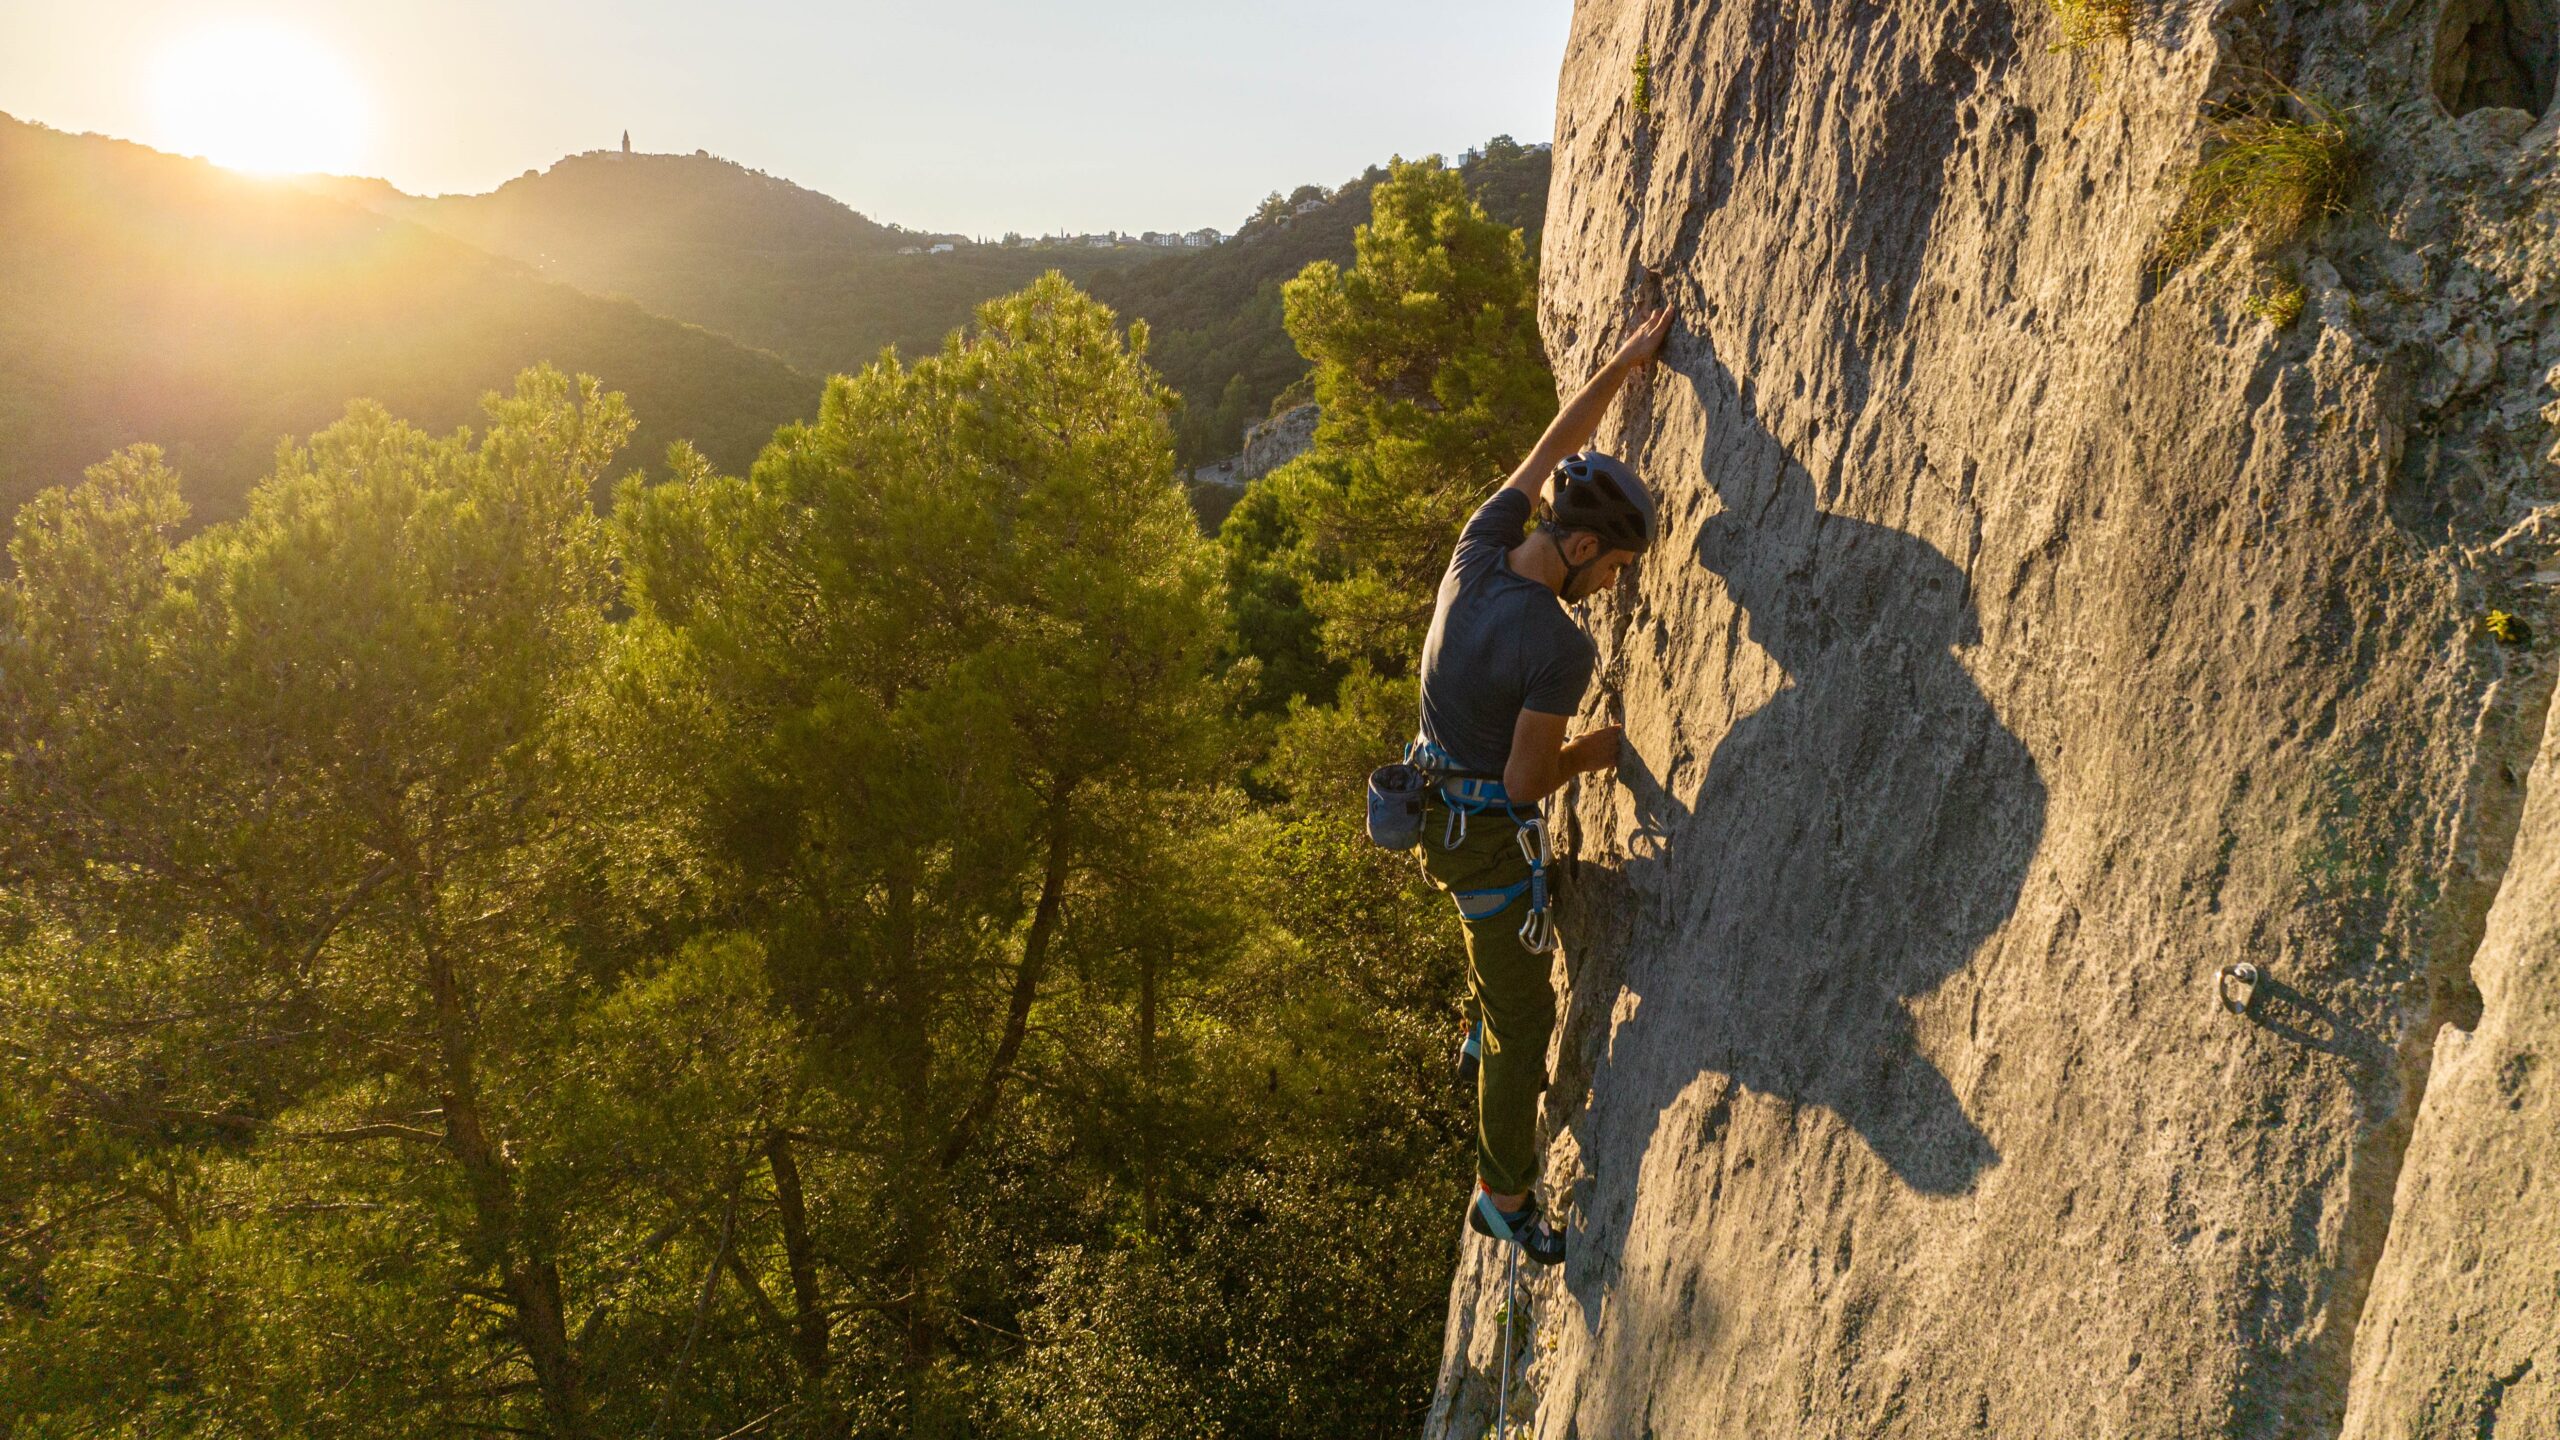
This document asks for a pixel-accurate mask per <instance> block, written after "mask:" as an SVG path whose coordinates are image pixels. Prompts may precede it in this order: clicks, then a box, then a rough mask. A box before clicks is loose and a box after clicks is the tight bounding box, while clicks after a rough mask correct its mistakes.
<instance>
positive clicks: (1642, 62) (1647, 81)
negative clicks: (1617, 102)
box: [1627, 45, 1653, 124]
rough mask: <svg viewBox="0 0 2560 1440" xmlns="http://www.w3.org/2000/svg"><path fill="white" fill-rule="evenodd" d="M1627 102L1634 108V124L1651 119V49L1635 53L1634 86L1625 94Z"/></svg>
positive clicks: (1650, 47)
mask: <svg viewBox="0 0 2560 1440" xmlns="http://www.w3.org/2000/svg"><path fill="white" fill-rule="evenodd" d="M1627 102H1628V103H1629V104H1630V105H1632V106H1634V107H1635V112H1636V122H1637V123H1638V124H1642V123H1643V122H1645V121H1647V120H1650V119H1652V118H1653V47H1652V46H1650V45H1648V46H1645V47H1644V48H1642V49H1640V50H1638V51H1636V65H1635V84H1634V86H1633V87H1632V88H1631V89H1630V90H1629V91H1628V93H1627Z"/></svg>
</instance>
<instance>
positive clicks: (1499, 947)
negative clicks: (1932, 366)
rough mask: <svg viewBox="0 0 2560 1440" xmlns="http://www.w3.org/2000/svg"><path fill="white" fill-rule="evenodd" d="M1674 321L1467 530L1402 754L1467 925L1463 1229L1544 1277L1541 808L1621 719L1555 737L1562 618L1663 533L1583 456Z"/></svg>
mask: <svg viewBox="0 0 2560 1440" xmlns="http://www.w3.org/2000/svg"><path fill="white" fill-rule="evenodd" d="M1671 321H1672V314H1671V310H1670V307H1668V306H1665V307H1663V308H1662V309H1659V310H1657V311H1655V312H1654V313H1653V314H1651V315H1649V316H1647V317H1645V318H1644V319H1643V320H1642V321H1641V322H1640V323H1639V324H1638V325H1637V326H1636V328H1635V332H1634V333H1633V334H1632V335H1630V336H1629V337H1628V338H1627V340H1626V342H1625V343H1624V344H1622V345H1620V346H1619V347H1618V350H1617V353H1616V354H1615V355H1613V356H1611V357H1610V359H1609V363H1608V364H1607V365H1605V366H1603V367H1602V368H1601V370H1600V373H1599V374H1597V375H1594V376H1592V377H1591V379H1590V380H1589V381H1588V382H1586V383H1585V384H1584V385H1583V386H1582V388H1581V389H1580V390H1579V391H1577V392H1575V394H1574V396H1573V398H1572V399H1571V400H1569V401H1567V402H1565V406H1564V408H1563V409H1562V410H1560V411H1558V412H1557V414H1556V418H1555V420H1554V422H1553V423H1551V424H1549V425H1548V426H1547V430H1546V434H1544V435H1543V436H1541V437H1539V440H1538V444H1537V447H1536V448H1535V449H1533V450H1531V451H1530V452H1529V455H1528V458H1527V459H1525V460H1522V461H1521V462H1520V468H1518V469H1517V470H1514V471H1512V472H1511V478H1510V479H1509V480H1508V481H1506V482H1505V483H1504V484H1503V486H1502V488H1501V489H1500V490H1499V491H1497V492H1495V494H1494V495H1493V498H1491V499H1489V500H1487V501H1485V503H1484V504H1483V506H1482V507H1480V508H1479V509H1478V510H1477V511H1476V513H1475V515H1474V516H1473V518H1471V519H1469V520H1468V521H1467V524H1466V529H1465V530H1464V531H1463V532H1461V533H1460V535H1459V536H1458V548H1457V551H1456V553H1454V554H1453V555H1451V556H1450V557H1449V569H1448V572H1447V573H1446V574H1445V575H1443V576H1442V577H1441V580H1440V594H1439V599H1438V601H1437V603H1436V604H1435V605H1434V607H1433V609H1432V613H1431V631H1430V634H1429V636H1428V637H1427V638H1425V639H1424V641H1423V645H1422V735H1421V738H1420V739H1419V740H1417V741H1415V742H1414V746H1413V749H1412V750H1411V751H1410V752H1408V754H1409V758H1410V759H1411V761H1412V763H1413V764H1415V765H1417V766H1419V767H1420V768H1421V769H1422V770H1423V771H1424V772H1425V774H1426V775H1428V776H1429V777H1430V779H1431V780H1432V781H1433V782H1435V788H1433V789H1432V790H1431V791H1430V792H1428V794H1427V796H1426V801H1425V805H1426V809H1425V820H1424V828H1423V837H1424V838H1423V842H1422V866H1423V870H1424V873H1426V874H1427V875H1429V876H1430V877H1431V881H1432V883H1433V884H1434V885H1436V886H1437V887H1438V888H1440V889H1442V890H1445V891H1447V892H1449V894H1450V896H1451V897H1452V898H1453V899H1455V900H1456V902H1457V905H1458V914H1459V916H1460V917H1461V918H1462V919H1463V921H1464V922H1465V926H1466V935H1467V1002H1466V1008H1467V1017H1468V1021H1469V1029H1468V1035H1467V1040H1466V1044H1465V1046H1464V1047H1463V1048H1462V1050H1461V1053H1460V1058H1459V1074H1460V1076H1461V1079H1462V1082H1463V1081H1464V1080H1465V1079H1466V1078H1467V1077H1469V1076H1472V1078H1473V1080H1474V1084H1475V1091H1476V1191H1475V1196H1474V1199H1473V1201H1472V1203H1471V1204H1470V1206H1469V1208H1468V1211H1467V1223H1468V1225H1469V1226H1471V1227H1472V1228H1473V1229H1475V1230H1476V1231H1477V1232H1478V1233H1479V1234H1484V1235H1490V1236H1492V1237H1493V1238H1495V1239H1497V1240H1501V1241H1506V1242H1509V1243H1512V1244H1517V1245H1519V1246H1520V1247H1521V1250H1522V1251H1523V1253H1525V1254H1527V1255H1528V1256H1529V1257H1530V1258H1531V1259H1532V1260H1535V1261H1537V1262H1538V1263H1540V1264H1543V1265H1554V1264H1557V1263H1559V1262H1561V1261H1562V1260H1563V1259H1564V1251H1565V1236H1564V1229H1563V1227H1562V1226H1560V1225H1558V1224H1556V1223H1555V1222H1553V1221H1552V1220H1550V1219H1549V1218H1547V1217H1546V1216H1543V1215H1541V1214H1540V1213H1539V1209H1538V1202H1537V1197H1536V1196H1535V1195H1534V1194H1532V1193H1531V1184H1532V1182H1533V1181H1534V1180H1535V1178H1536V1176H1537V1140H1536V1126H1537V1110H1538V1095H1539V1093H1540V1092H1541V1091H1543V1090H1545V1089H1546V1087H1547V1073H1546V1067H1547V1041H1548V1037H1549V1033H1550V1032H1551V1031H1552V1030H1553V1029H1554V1027H1555V1016H1556V1000H1555V988H1554V986H1553V985H1552V984H1551V983H1549V980H1548V963H1547V956H1546V951H1547V950H1548V949H1549V948H1550V946H1551V945H1552V932H1551V931H1549V930H1547V929H1546V928H1545V927H1546V915H1545V879H1544V864H1543V854H1542V847H1543V841H1544V837H1543V834H1542V833H1541V832H1540V830H1539V829H1538V820H1537V814H1538V812H1537V806H1538V803H1539V802H1540V801H1542V800H1544V799H1545V798H1546V797H1547V796H1548V795H1550V794H1552V793H1553V792H1554V791H1555V790H1556V789H1557V788H1558V787H1560V786H1562V785H1563V784H1564V782H1565V781H1566V780H1567V779H1569V778H1571V777H1572V776H1574V775H1577V774H1581V773H1584V772H1587V771H1605V770H1614V769H1615V768H1616V766H1617V763H1618V745H1619V727H1617V726H1616V725H1604V726H1602V727H1600V728H1598V729H1596V730H1591V731H1587V732H1585V733H1584V734H1582V735H1580V736H1577V737H1574V738H1572V739H1567V738H1566V737H1565V726H1566V725H1567V723H1569V722H1570V721H1571V719H1572V717H1573V714H1574V712H1575V711H1576V710H1578V709H1580V708H1581V705H1582V693H1583V691H1584V690H1585V689H1586V688H1587V687H1588V686H1589V685H1590V683H1591V670H1592V664H1593V662H1594V660H1595V659H1596V657H1597V654H1598V651H1597V649H1596V648H1595V647H1594V646H1593V644H1592V642H1591V639H1590V637H1588V636H1586V635H1585V634H1583V633H1582V630H1581V628H1580V627H1579V626H1577V625H1576V624H1575V623H1574V621H1573V617H1572V616H1571V615H1570V614H1569V613H1567V611H1566V610H1565V606H1566V605H1568V604H1570V603H1572V602H1574V601H1578V600H1582V599H1585V598H1588V597H1589V596H1592V595H1597V594H1599V593H1601V592H1602V591H1604V590H1607V589H1608V588H1609V587H1611V586H1612V585H1614V584H1616V583H1617V581H1618V577H1619V576H1620V575H1621V574H1622V573H1624V571H1625V569H1626V567H1627V566H1629V565H1631V564H1633V563H1635V560H1636V557H1637V556H1639V555H1641V554H1643V553H1644V550H1645V547H1647V546H1648V545H1650V544H1652V543H1653V540H1654V536H1655V534H1656V529H1657V527H1656V522H1655V518H1654V505H1653V497H1652V496H1651V495H1650V494H1648V493H1647V492H1646V490H1645V487H1644V484H1643V482H1642V481H1640V480H1638V479H1637V478H1636V475H1635V472H1634V471H1633V470H1630V469H1629V468H1627V466H1625V465H1624V464H1622V463H1620V462H1619V461H1617V460H1615V459H1612V458H1611V457H1609V456H1607V455H1602V454H1598V453H1596V452H1590V451H1585V450H1583V448H1582V447H1583V446H1584V445H1586V444H1588V443H1589V442H1590V439H1591V436H1592V434H1593V432H1594V431H1596V430H1598V429H1599V428H1600V419H1601V416H1603V415H1604V414H1606V413H1607V412H1608V409H1609V402H1610V401H1611V399H1613V398H1614V397H1615V396H1616V395H1617V393H1618V390H1619V387H1621V386H1623V385H1624V384H1625V383H1626V382H1627V379H1628V377H1629V376H1631V375H1633V374H1635V373H1636V372H1637V371H1639V370H1642V369H1644V368H1645V367H1646V366H1648V365H1651V364H1652V363H1653V360H1654V357H1655V356H1656V355H1658V354H1660V353H1661V350H1662V342H1663V337H1664V336H1666V335H1668V334H1669V333H1670V330H1671ZM1533 518H1534V519H1535V520H1536V522H1537V528H1536V530H1535V531H1534V532H1530V533H1526V534H1525V535H1524V531H1527V530H1528V526H1529V523H1530V521H1531V520H1532V519H1533ZM1524 837H1525V838H1526V840H1527V842H1528V843H1526V844H1524V843H1523V840H1524ZM1533 886H1534V893H1533ZM1524 899H1526V900H1528V902H1529V903H1527V904H1523V903H1522V902H1523V901H1524ZM1524 913H1525V915H1526V918H1525V920H1524V918H1523V917H1524Z"/></svg>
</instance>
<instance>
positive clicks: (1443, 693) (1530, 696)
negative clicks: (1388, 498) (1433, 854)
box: [1422, 486, 1599, 775]
mask: <svg viewBox="0 0 2560 1440" xmlns="http://www.w3.org/2000/svg"><path fill="white" fill-rule="evenodd" d="M1529 512H1530V505H1529V497H1528V495H1527V494H1526V493H1525V492H1522V491H1519V490H1513V489H1511V488H1509V487H1507V486H1506V487H1505V488H1504V489H1502V490H1501V491H1500V492H1499V493H1497V494H1496V495H1495V496H1494V497H1493V498H1492V499H1490V500H1487V501H1486V502H1484V505H1483V506H1482V507H1481V508H1479V509H1478V510H1477V511H1476V513H1475V515H1474V517H1473V518H1472V519H1470V520H1468V521H1467V528H1466V529H1465V530H1464V531H1463V532H1461V533H1460V534H1459V536H1458V549H1457V552H1456V553H1455V554H1453V555H1451V556H1450V557H1449V572H1448V573H1447V574H1446V575H1443V576H1441V577H1440V599H1439V603H1438V604H1437V605H1435V606H1433V608H1432V611H1431V634H1430V636H1429V638H1427V639H1425V640H1424V641H1423V642H1422V738H1423V739H1425V740H1428V741H1430V742H1431V743H1432V744H1434V745H1437V746H1439V747H1440V748H1441V750H1443V751H1445V752H1446V753H1447V754H1448V756H1449V758H1451V759H1452V760H1455V761H1456V762H1457V763H1458V766H1459V768H1461V769H1464V770H1471V771H1477V772H1481V773H1483V774H1486V775H1499V774H1501V773H1502V767H1503V762H1505V761H1507V760H1509V759H1510V758H1511V732H1512V729H1513V727H1514V726H1516V725H1517V724H1518V723H1519V720H1520V712H1521V711H1523V710H1535V711H1537V712H1538V713H1539V714H1541V715H1571V714H1572V713H1573V712H1574V711H1576V710H1578V709H1580V708H1581V707H1582V692H1583V690H1584V688H1585V687H1587V686H1588V685H1590V683H1591V667H1592V665H1593V664H1594V663H1595V662H1596V661H1597V659H1598V658H1599V651H1598V649H1597V648H1596V647H1595V646H1593V645H1592V643H1591V638H1590V637H1589V636H1587V635H1585V634H1583V633H1582V628H1581V627H1580V626H1578V625H1576V624H1574V623H1573V617H1572V616H1571V615H1569V614H1567V613H1566V612H1565V608H1564V602H1563V601H1562V600H1559V599H1557V598H1556V592H1554V591H1553V590H1550V589H1548V588H1547V587H1546V586H1544V585H1541V584H1539V583H1538V582H1537V581H1535V580H1529V579H1525V578H1523V577H1521V576H1518V575H1514V574H1512V573H1511V567H1510V565H1509V564H1508V563H1506V561H1507V557H1508V556H1509V555H1510V553H1511V547H1512V546H1514V545H1517V544H1519V543H1520V539H1521V533H1522V531H1523V530H1525V529H1526V528H1527V526H1528V523H1529Z"/></svg>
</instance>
